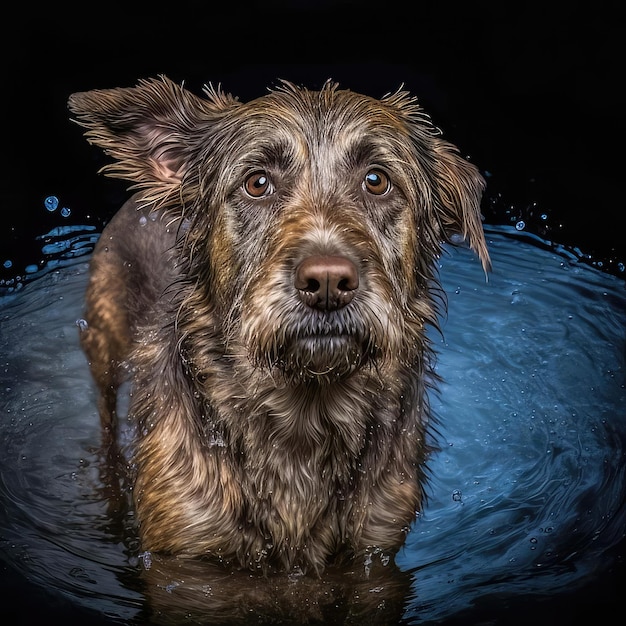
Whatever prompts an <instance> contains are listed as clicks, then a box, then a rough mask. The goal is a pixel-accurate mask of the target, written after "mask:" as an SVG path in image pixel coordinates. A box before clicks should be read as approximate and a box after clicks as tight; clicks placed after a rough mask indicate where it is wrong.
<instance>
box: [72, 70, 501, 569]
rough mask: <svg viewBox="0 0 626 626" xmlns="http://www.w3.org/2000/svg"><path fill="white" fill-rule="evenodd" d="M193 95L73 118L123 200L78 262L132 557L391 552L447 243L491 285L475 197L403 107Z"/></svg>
mask: <svg viewBox="0 0 626 626" xmlns="http://www.w3.org/2000/svg"><path fill="white" fill-rule="evenodd" d="M206 96H207V97H206V98H204V99H201V98H198V97H196V96H194V95H193V94H191V93H190V92H188V91H187V90H185V89H183V88H182V87H178V86H176V85H175V84H173V83H172V82H171V81H169V80H168V79H166V78H161V79H158V80H146V81H141V82H140V84H139V85H138V86H137V87H134V88H128V89H111V90H104V91H93V92H87V93H82V94H74V95H73V96H72V97H71V99H70V108H71V109H72V111H73V112H74V114H75V115H76V116H77V118H78V121H79V122H80V123H81V124H83V125H84V126H85V127H86V128H87V133H86V134H87V137H88V139H89V140H90V141H91V142H93V143H95V144H96V145H99V146H101V147H102V148H104V149H105V150H106V151H107V153H108V154H109V155H110V156H111V157H112V159H113V162H112V163H111V164H110V165H108V166H107V167H106V168H105V170H106V172H107V173H109V174H110V175H113V176H117V177H120V178H125V179H127V180H130V181H132V182H133V183H135V185H136V187H137V188H138V192H137V194H136V195H135V196H134V197H133V198H132V199H131V200H129V201H128V202H127V203H126V205H124V207H122V209H121V210H120V211H119V213H118V214H117V215H116V216H115V218H114V219H113V220H112V221H111V223H110V224H109V225H108V226H107V228H106V229H105V231H104V232H103V234H102V237H101V238H100V241H99V242H98V245H97V246H96V250H95V251H94V255H93V257H92V260H91V274H90V280H89V286H88V289H87V295H86V301H87V311H86V315H85V318H86V320H87V322H88V327H87V329H83V331H82V334H81V342H82V345H83V348H84V350H85V352H86V353H87V356H88V359H89V362H90V366H91V371H92V374H93V377H94V380H95V381H96V384H97V385H98V389H99V391H100V398H99V411H100V416H101V421H102V424H103V427H104V428H103V432H104V434H105V435H106V436H107V437H108V439H109V443H110V444H111V445H115V429H116V426H115V424H116V402H117V391H118V388H119V386H120V384H121V382H122V380H123V378H124V375H125V373H128V372H130V373H131V374H132V381H131V382H132V397H131V400H130V408H129V415H130V417H131V418H132V419H133V420H134V421H135V422H136V424H137V433H138V437H137V441H136V442H135V446H134V457H133V463H132V467H133V475H132V481H133V484H132V496H133V500H134V505H135V507H136V513H137V519H138V522H139V531H140V536H141V541H142V545H143V549H145V550H152V551H161V552H164V553H173V554H179V555H186V556H205V557H213V558H215V559H218V560H220V561H222V562H226V563H230V564H233V565H236V566H240V567H248V568H251V569H254V570H257V569H262V570H264V571H265V570H267V569H268V568H275V569H283V570H284V569H287V570H288V569H290V568H292V567H295V566H299V567H302V568H304V569H307V568H308V569H309V570H310V571H315V572H320V571H321V570H322V569H323V568H324V567H325V566H326V565H327V564H329V563H332V562H335V561H337V560H339V559H342V558H348V559H349V558H352V557H354V555H357V554H363V553H364V552H366V551H368V550H371V549H374V548H376V549H381V550H384V551H389V552H390V553H393V552H395V551H396V550H397V549H398V548H399V547H400V545H401V544H402V542H403V541H404V537H405V535H406V532H407V529H408V528H409V526H410V524H411V523H412V521H413V519H414V517H415V513H416V511H418V510H419V509H420V507H421V506H422V502H423V497H424V482H425V468H424V464H425V462H426V459H427V457H428V454H429V451H430V448H429V444H428V443H427V439H428V437H427V435H428V428H429V424H430V422H431V416H430V412H429V405H428V394H427V391H428V388H429V386H430V385H431V383H432V381H433V380H434V379H435V378H436V376H435V375H434V373H433V372H432V371H431V364H430V363H431V347H430V343H429V340H428V336H427V327H428V326H429V325H430V326H433V325H436V324H437V312H438V311H437V299H436V297H435V294H434V291H435V290H436V289H437V282H436V261H437V258H438V255H439V254H440V252H441V244H442V242H445V241H450V239H451V237H452V236H453V235H456V234H458V233H460V234H461V235H462V236H463V237H465V238H466V239H467V240H468V242H469V245H470V246H471V247H472V248H473V249H474V250H475V251H476V253H477V254H478V256H479V258H480V260H481V261H482V264H483V267H484V268H485V270H486V269H488V267H489V256H488V252H487V248H486V245H485V240H484V236H483V232H482V226H481V220H480V210H479V203H480V197H481V193H482V189H483V184H484V183H483V180H482V178H481V176H480V175H479V173H478V171H477V169H476V168H475V167H474V166H473V165H471V164H470V163H468V162H467V161H466V160H465V159H462V158H461V157H460V156H459V155H458V151H457V150H456V149H455V148H454V146H452V145H450V144H448V143H447V142H445V141H443V140H442V139H440V138H439V134H438V132H437V130H436V129H435V128H434V126H433V125H432V124H431V122H430V120H429V119H428V118H427V116H426V115H425V114H424V113H423V112H422V111H421V109H420V108H419V107H418V105H417V104H416V102H415V100H414V99H412V98H411V97H410V96H408V94H405V93H403V92H398V93H396V94H392V95H389V96H386V97H385V98H383V99H382V100H376V99H374V98H370V97H368V96H362V95H360V94H355V93H352V92H350V91H345V90H339V89H338V87H337V85H334V84H332V83H328V84H327V85H325V86H324V87H323V88H322V89H321V90H320V91H309V90H306V89H302V88H298V87H295V86H293V85H290V84H288V83H285V84H283V85H282V86H281V87H280V88H278V89H275V90H273V91H270V93H269V94H267V95H266V96H264V97H262V98H259V99H258V100H255V101H253V102H250V103H247V104H243V103H240V102H238V101H237V100H235V99H234V98H233V97H231V96H229V95H226V94H223V93H222V92H220V91H216V90H214V89H207V90H206ZM259 172H260V173H261V176H260V177H256V174H258V173H259ZM251 181H252V182H251ZM386 181H387V182H388V184H387V185H386V186H385V184H384V183H385V182H386ZM140 218H141V219H140ZM320 264H321V265H320ZM324 264H326V265H324ZM304 267H306V268H307V271H309V269H310V268H312V267H315V270H314V271H315V272H319V273H318V274H316V275H315V276H314V277H313V278H314V280H312V282H308V283H307V282H304V283H303V281H302V280H300V279H297V278H296V276H297V274H298V272H299V271H300V270H302V268H304ZM320 267H322V270H320V269H319V268H320ZM324 268H325V269H324ZM302 271H303V270H302ZM311 271H312V270H311ZM341 272H344V273H343V274H341ZM303 274H304V271H303ZM331 275H332V276H333V277H334V278H332V280H335V281H336V282H334V283H332V284H331V282H330V281H331V278H329V276H331ZM337 276H341V277H342V278H341V280H342V281H343V280H344V278H345V277H346V276H349V277H350V279H351V280H347V281H344V282H339V280H340V279H339V278H337ZM318 279H319V280H318ZM307 280H308V279H307ZM320 281H328V282H325V283H324V284H325V285H326V287H325V289H326V288H327V291H324V294H326V295H325V296H324V297H325V298H326V299H325V300H324V302H325V303H326V304H324V305H323V306H322V304H321V303H322V296H321V295H320V296H319V298H318V295H315V297H313V296H311V293H316V292H315V291H314V290H315V287H314V286H311V285H315V284H318V285H319V284H320ZM304 285H306V286H304ZM307 290H308V291H307ZM311 290H313V291H311ZM331 292H332V298H331V297H330V295H329V294H331ZM319 293H320V294H321V293H322V292H321V291H320V292H319ZM318 307H321V308H318ZM325 307H328V308H325Z"/></svg>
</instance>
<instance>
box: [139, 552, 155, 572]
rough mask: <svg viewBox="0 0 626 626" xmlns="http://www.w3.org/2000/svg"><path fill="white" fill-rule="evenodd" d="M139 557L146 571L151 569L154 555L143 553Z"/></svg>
mask: <svg viewBox="0 0 626 626" xmlns="http://www.w3.org/2000/svg"><path fill="white" fill-rule="evenodd" d="M138 556H139V558H140V559H141V560H142V561H143V566H144V567H145V568H146V569H150V568H151V567H152V554H151V553H150V552H148V551H146V552H142V553H141V554H139V555H138Z"/></svg>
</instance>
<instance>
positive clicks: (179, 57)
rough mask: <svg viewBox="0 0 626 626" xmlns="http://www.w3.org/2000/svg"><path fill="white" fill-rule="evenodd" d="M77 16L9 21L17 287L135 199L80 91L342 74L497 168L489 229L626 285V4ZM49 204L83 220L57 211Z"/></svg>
mask: <svg viewBox="0 0 626 626" xmlns="http://www.w3.org/2000/svg"><path fill="white" fill-rule="evenodd" d="M66 6H68V5H66ZM72 7H73V8H72V9H69V8H67V9H64V8H63V5H59V4H58V3H57V4H47V5H41V6H37V5H28V6H26V5H24V6H20V7H15V8H14V9H15V10H14V12H13V14H12V16H10V15H9V14H5V15H4V16H3V25H2V27H1V28H2V37H1V38H0V39H1V43H0V45H2V58H3V64H4V75H3V77H2V85H3V87H2V93H3V98H2V100H3V109H2V111H3V113H2V115H3V121H4V124H3V132H2V137H3V148H4V149H3V150H2V151H0V152H1V153H2V168H1V169H0V175H1V176H2V179H1V180H2V196H1V202H2V227H1V228H0V271H2V267H1V262H2V261H3V260H4V259H11V260H13V267H12V268H11V269H10V270H4V272H5V275H4V277H5V278H7V277H8V276H9V274H10V273H11V272H14V273H19V272H21V271H22V270H23V267H25V265H26V264H29V263H37V262H39V261H40V260H41V256H40V253H39V251H40V247H41V244H40V243H37V242H36V241H35V239H34V237H35V236H36V235H40V234H43V233H45V232H46V231H47V230H49V229H50V228H51V227H53V226H57V225H60V224H85V223H91V224H96V225H98V226H99V227H100V226H102V224H103V223H104V222H105V221H106V220H108V219H109V218H110V216H111V215H112V214H113V212H114V211H115V210H116V209H117V208H118V207H119V206H120V204H121V203H122V201H123V199H124V198H125V197H126V195H127V194H126V191H125V190H126V186H127V185H126V183H124V182H117V181H112V180H110V179H106V178H104V177H103V176H101V175H98V174H97V170H98V169H99V167H101V166H102V165H103V164H104V162H105V161H104V158H103V156H102V155H101V154H100V152H99V151H98V150H97V149H95V148H91V147H89V146H88V145H87V143H86V142H85V140H84V139H83V137H82V131H81V130H80V129H79V127H78V126H77V125H75V124H73V123H71V122H70V121H69V115H68V111H67V108H66V102H67V98H68V96H69V95H70V94H71V93H72V92H74V91H83V90H89V89H95V88H109V87H118V86H132V85H134V84H135V83H136V82H137V80H138V79H139V78H142V77H149V76H156V75H158V74H166V75H167V76H169V77H170V78H171V79H173V80H174V81H176V82H182V81H184V82H185V85H186V86H187V87H188V88H189V89H191V90H192V91H195V92H196V93H200V90H201V88H202V86H203V84H205V83H208V82H212V83H214V84H218V83H220V84H221V85H222V86H223V88H224V89H225V90H226V91H229V92H231V93H233V94H234V95H236V96H238V97H239V98H240V99H241V100H248V99H251V98H254V97H257V96H260V95H263V93H265V90H266V88H267V87H268V86H270V85H273V84H275V83H276V81H277V80H278V79H281V78H284V79H288V80H291V81H293V82H296V83H301V84H304V85H305V86H307V87H310V88H318V87H319V86H321V85H322V84H323V82H324V81H325V80H326V79H328V78H332V79H334V80H336V81H338V82H339V83H340V84H341V85H342V86H343V87H346V88H350V89H352V90H354V91H359V92H363V93H367V94H369V95H372V96H375V97H380V96H382V95H384V94H385V93H387V92H390V91H395V90H396V89H397V88H398V87H399V86H400V85H402V84H404V86H405V87H406V88H407V89H408V90H409V91H411V92H412V93H413V94H414V95H417V96H418V97H419V99H420V101H421V103H422V105H423V106H424V108H425V109H426V110H427V111H428V112H429V113H430V114H431V116H432V118H433V120H434V122H435V123H436V124H437V125H438V126H439V127H440V128H442V130H443V131H444V136H445V137H446V138H448V139H449V140H451V141H453V142H454V143H456V144H457V145H459V146H460V147H461V150H462V152H463V154H466V155H468V156H470V157H471V159H472V161H473V162H474V163H476V164H477V165H478V166H479V168H480V169H481V170H482V171H483V172H485V173H488V191H487V194H486V198H485V202H484V205H483V209H484V213H485V215H486V218H487V222H490V223H507V224H514V223H515V222H516V221H518V220H519V219H524V221H526V223H527V224H528V226H527V229H528V230H529V231H530V232H538V233H539V234H542V235H544V236H547V237H548V238H550V239H552V240H554V241H556V242H557V243H561V244H564V245H566V246H573V247H574V246H575V247H578V248H579V249H580V250H581V251H582V252H584V253H586V254H588V255H590V258H591V261H592V262H594V263H596V264H597V263H598V262H602V264H603V266H602V269H604V270H607V271H609V272H612V273H616V274H617V275H620V276H622V277H624V273H623V272H620V270H619V269H618V262H619V261H622V262H623V261H625V260H626V254H625V250H626V247H625V245H624V234H623V230H624V227H623V217H624V194H623V191H622V185H623V183H624V180H623V178H624V177H623V167H624V158H623V143H624V139H625V137H626V133H625V132H624V131H625V128H624V111H625V110H626V107H625V105H626V97H625V95H624V89H623V82H624V40H625V38H626V29H625V25H624V21H623V20H622V18H620V17H619V16H618V11H617V7H618V3H617V2H614V3H601V2H600V3H599V2H595V3H593V4H591V5H588V6H587V5H583V4H581V3H562V4H560V3H550V2H543V3H532V2H531V3H517V4H516V3H508V2H500V3H486V2H483V3H481V2H462V3H451V2H437V3H421V2H409V1H407V2H401V3H397V4H396V3H394V2H386V1H384V0H381V1H380V2H379V3H370V2H367V3H366V2H353V1H350V0H344V1H341V0H337V1H335V2H331V1H328V0H320V1H317V2H314V1H313V0H308V1H307V0H301V1H300V2H285V1H277V0H274V1H271V0H267V1H265V2H248V3H243V2H237V1H235V0H233V2H232V3H231V4H230V5H228V6H225V7H224V6H221V3H213V2H210V1H208V0H205V1H204V2H190V1H176V0H171V1H170V2H169V3H166V4H162V3H156V2H154V3H152V4H151V5H148V6H143V5H142V4H141V3H136V2H135V3H133V2H131V1H130V0H129V1H128V2H125V3H119V2H101V3H87V2H85V3H83V4H75V5H72ZM50 194H54V195H56V196H58V197H59V199H60V201H61V203H62V205H63V206H68V207H69V208H71V210H72V215H71V217H70V218H67V219H66V220H63V219H62V218H60V217H59V215H58V213H56V214H50V213H48V212H47V211H46V210H45V208H44V206H43V200H44V198H45V197H46V196H48V195H50ZM541 214H546V215H547V216H548V217H547V220H541V219H540V218H539V215H541ZM618 574H619V571H614V572H613V573H612V574H611V577H609V578H608V579H607V578H603V579H602V580H600V581H598V582H595V583H594V584H593V585H592V586H590V587H589V589H588V590H587V591H586V593H585V594H580V595H578V596H576V597H575V598H568V597H565V598H563V599H558V598H557V599H555V601H554V603H553V604H551V605H548V606H546V605H545V604H541V605H538V606H537V607H534V606H533V605H532V603H531V604H529V605H524V606H520V607H516V608H515V611H514V613H515V615H513V614H511V612H510V611H509V612H508V617H507V618H506V619H508V620H509V623H523V622H527V620H528V619H530V620H532V621H533V622H534V623H545V624H548V623H562V624H566V623H574V622H577V617H580V618H581V621H582V619H583V618H584V619H588V617H589V616H590V615H594V614H595V612H596V610H601V607H602V606H604V607H607V606H613V607H616V608H617V609H618V610H619V607H620V605H619V602H620V600H621V598H618V597H617V596H616V595H615V594H616V591H617V589H618V588H619V587H618V583H617V578H616V577H617V575H618ZM5 590H6V589H5ZM1 614H2V612H1V610H0V615H1ZM26 615H28V612H26ZM505 621H506V620H505ZM505 621H503V622H502V623H505ZM493 623H495V622H493Z"/></svg>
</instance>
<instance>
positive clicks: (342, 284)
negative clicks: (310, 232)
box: [294, 256, 359, 311]
mask: <svg viewBox="0 0 626 626" xmlns="http://www.w3.org/2000/svg"><path fill="white" fill-rule="evenodd" d="M294 285H295V287H296V289H297V290H298V294H299V295H300V298H301V300H302V302H304V303H305V304H306V305H308V306H310V307H311V308H314V309H320V310H324V311H334V310H335V309H340V308H341V307H344V306H346V305H347V304H348V303H349V302H350V301H351V300H352V298H353V297H354V294H355V293H356V290H357V289H358V287H359V271H358V270H357V267H356V265H355V264H354V263H353V262H352V261H350V259H347V258H346V257H343V256H310V257H308V258H306V259H304V261H302V262H301V263H300V265H298V267H297V268H296V274H295V278H294Z"/></svg>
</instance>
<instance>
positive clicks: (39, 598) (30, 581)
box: [0, 227, 626, 625]
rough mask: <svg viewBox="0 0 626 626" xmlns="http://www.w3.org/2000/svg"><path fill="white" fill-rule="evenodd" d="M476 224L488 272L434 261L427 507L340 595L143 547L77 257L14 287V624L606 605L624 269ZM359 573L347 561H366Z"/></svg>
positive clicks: (623, 427)
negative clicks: (98, 395)
mask: <svg viewBox="0 0 626 626" xmlns="http://www.w3.org/2000/svg"><path fill="white" fill-rule="evenodd" d="M487 235H488V240H489V248H490V252H491V255H492V259H493V264H494V271H493V273H492V274H491V275H490V276H489V280H488V282H486V281H485V277H484V274H483V272H482V270H481V269H480V266H479V264H478V262H477V261H476V260H475V259H474V257H473V255H472V254H471V253H470V252H469V251H468V250H466V249H463V248H447V252H446V254H445V255H444V256H443V257H442V259H441V263H440V264H441V279H442V284H443V287H444V289H445V291H446V294H447V299H448V314H447V317H446V318H445V319H443V320H442V331H443V335H442V336H441V335H439V334H438V333H436V332H433V333H432V338H433V341H434V343H435V345H436V347H437V352H438V361H437V370H438V372H439V374H440V375H441V376H442V377H443V379H444V382H443V384H442V385H441V386H440V389H439V392H438V393H437V394H433V396H432V404H433V408H434V410H435V413H436V414H437V416H438V419H439V426H438V441H439V445H440V448H441V449H440V451H439V452H438V453H437V454H435V455H434V456H433V457H432V459H431V461H430V464H429V467H430V473H431V480H430V483H429V487H428V494H429V499H428V503H427V506H426V507H425V509H424V511H423V513H422V515H421V516H420V517H419V519H418V520H417V521H416V523H415V524H414V525H413V528H412V531H411V533H410V534H409V536H408V538H407V541H406V544H405V546H404V547H403V549H402V550H401V551H400V553H399V554H398V555H397V558H396V565H397V568H395V567H394V566H393V564H389V565H387V566H384V565H381V564H378V565H379V568H378V569H379V572H378V573H377V574H372V575H371V578H370V579H368V580H367V581H366V584H365V586H363V587H362V588H360V589H359V588H356V587H355V588H354V589H352V591H351V592H350V594H348V595H347V596H342V597H339V592H338V591H337V590H338V589H339V588H340V587H341V585H343V584H344V582H345V580H347V579H348V578H349V576H347V575H345V574H342V575H341V576H336V577H335V578H333V574H332V573H331V574H329V576H328V577H327V578H325V579H324V580H322V581H320V582H319V583H318V582H311V581H308V580H307V579H306V577H298V576H297V573H296V574H294V573H292V574H291V575H290V576H286V575H285V576H284V577H280V578H278V579H274V580H272V581H270V582H268V583H263V582H260V581H259V580H258V577H251V576H249V575H247V574H245V575H240V576H238V577H237V576H235V577H230V576H224V574H221V573H216V570H215V569H212V566H210V565H208V564H206V563H201V562H199V563H193V564H191V565H186V566H185V565H184V564H181V563H179V562H176V561H175V560H174V561H169V562H168V561H165V560H161V559H159V558H158V556H157V555H149V554H145V553H142V552H141V548H140V547H139V545H138V543H137V541H136V537H135V536H134V532H133V519H132V512H128V511H121V512H120V511H112V510H111V507H110V506H109V504H108V499H107V490H106V488H105V486H104V483H103V480H102V475H101V471H102V467H103V465H104V464H103V459H102V455H101V452H100V449H99V441H100V433H99V422H98V417H97V413H96V408H95V392H94V389H93V386H92V383H91V379H90V377H89V372H88V370H87V366H86V361H85V358H84V356H83V354H82V352H81V351H80V349H79V346H78V330H77V328H76V324H75V322H76V320H77V319H78V318H80V317H81V315H82V295H83V291H84V288H85V284H86V271H87V265H86V261H85V258H86V257H80V258H71V256H70V257H68V258H67V260H66V262H65V266H64V267H61V268H59V269H55V270H54V271H49V272H48V273H45V274H43V275H42V276H40V277H38V278H36V280H33V281H32V282H30V283H29V284H28V285H26V286H25V287H24V288H22V289H20V290H17V291H15V292H14V293H9V294H8V295H5V296H4V297H3V298H2V299H0V390H1V392H2V395H1V396H0V397H1V400H0V402H1V404H0V407H1V410H2V418H1V420H0V499H1V500H2V507H1V508H0V565H1V568H0V570H1V577H0V598H1V599H2V606H3V607H4V615H5V616H9V617H10V618H12V619H14V620H15V621H16V622H17V621H19V622H24V623H26V622H28V620H29V619H30V618H32V617H33V616H35V615H36V616H38V617H39V616H44V617H45V618H46V619H47V620H48V621H54V618H55V616H56V617H59V616H62V619H63V620H64V623H66V624H69V623H81V624H82V623H92V624H97V623H130V624H135V623H136V624H139V623H142V624H143V623H152V622H155V623H156V622H159V623H161V622H167V621H168V620H170V621H171V622H173V623H178V622H183V621H185V622H187V623H199V622H201V621H203V619H206V620H207V623H219V622H221V621H226V616H227V615H228V614H229V613H228V611H229V610H230V611H231V612H232V613H235V612H238V613H239V615H240V616H243V617H242V619H244V618H245V620H246V622H247V623H271V620H272V614H271V611H272V606H276V607H278V601H277V600H276V597H277V596H281V594H282V596H281V598H282V599H281V601H282V600H284V597H283V596H285V594H286V595H287V596H289V602H290V603H291V605H292V606H291V608H292V609H293V607H294V606H295V607H296V610H301V611H302V614H301V615H299V617H298V618H297V620H296V619H295V618H294V621H303V616H305V617H306V616H310V615H313V616H314V617H317V619H318V621H319V622H320V623H333V622H338V621H340V620H343V621H345V622H346V623H360V624H363V623H398V622H403V623H408V624H424V625H431V624H435V623H437V624H461V623H469V624H475V623H479V622H480V623H489V624H498V623H517V622H516V621H515V620H516V619H519V620H520V622H519V623H521V621H524V620H525V619H527V618H528V616H531V619H532V621H534V622H535V623H536V624H539V623H546V624H547V623H556V622H557V621H558V623H561V624H563V623H568V621H567V620H568V618H572V619H573V618H574V617H575V616H576V613H577V611H578V610H579V605H581V606H584V607H589V606H591V607H593V604H594V602H596V601H597V602H601V601H610V600H611V597H609V594H610V593H611V592H612V591H613V587H612V586H611V585H612V584H613V576H614V575H615V570H616V568H617V567H619V566H621V565H623V564H622V562H621V558H622V553H623V539H624V531H625V528H626V507H625V501H626V498H625V495H626V476H625V472H626V457H625V454H626V452H625V451H626V446H625V440H626V420H625V417H626V416H625V415H624V413H625V411H624V406H625V405H626V402H625V401H626V386H625V383H626V375H625V371H626V370H625V360H626V357H625V346H626V330H625V329H626V289H625V285H624V281H623V280H621V279H619V278H617V277H614V276H610V275H607V274H603V273H601V272H599V271H597V270H595V269H593V268H590V267H589V266H586V265H582V264H580V263H578V262H576V259H575V258H572V257H571V255H570V256H568V255H567V254H566V253H565V252H564V251H562V253H558V252H557V251H547V250H544V249H541V248H540V247H537V246H535V245H531V244H529V243H527V242H525V241H523V240H522V239H520V237H519V236H518V235H517V234H516V230H515V228H514V227H511V228H502V227H498V228H494V227H491V228H488V229H487ZM64 236H65V237H71V236H73V235H72V233H71V232H68V233H65V234H64ZM378 556H379V555H373V560H377V559H378ZM366 568H369V564H368V563H365V564H362V563H361V564H356V565H355V569H356V570H359V572H358V573H359V574H362V573H363V572H362V571H360V570H361V569H366ZM368 571H369V570H368ZM381 571H382V574H380V572H381ZM379 574H380V578H377V576H379ZM607 581H608V582H607ZM285 589H286V590H287V592H285ZM355 589H356V590H355ZM333 594H335V595H336V596H337V597H335V596H333ZM261 597H262V598H263V601H262V602H261V603H260V606H257V605H255V602H257V600H258V599H259V598H261ZM329 597H331V598H332V602H331V604H330V608H326V609H325V612H324V611H321V609H320V607H321V606H322V604H323V600H324V599H328V598H329ZM267 598H269V600H267ZM272 603H275V604H272ZM268 607H269V608H268ZM346 607H348V608H346ZM278 610H279V609H278V608H276V611H278ZM320 611H321V612H320ZM555 611H556V614H555V613H554V612H555ZM555 615H556V617H555ZM542 619H544V620H545V621H542ZM194 620H195V621H194ZM3 622H4V618H3ZM4 623H6V622H4Z"/></svg>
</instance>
